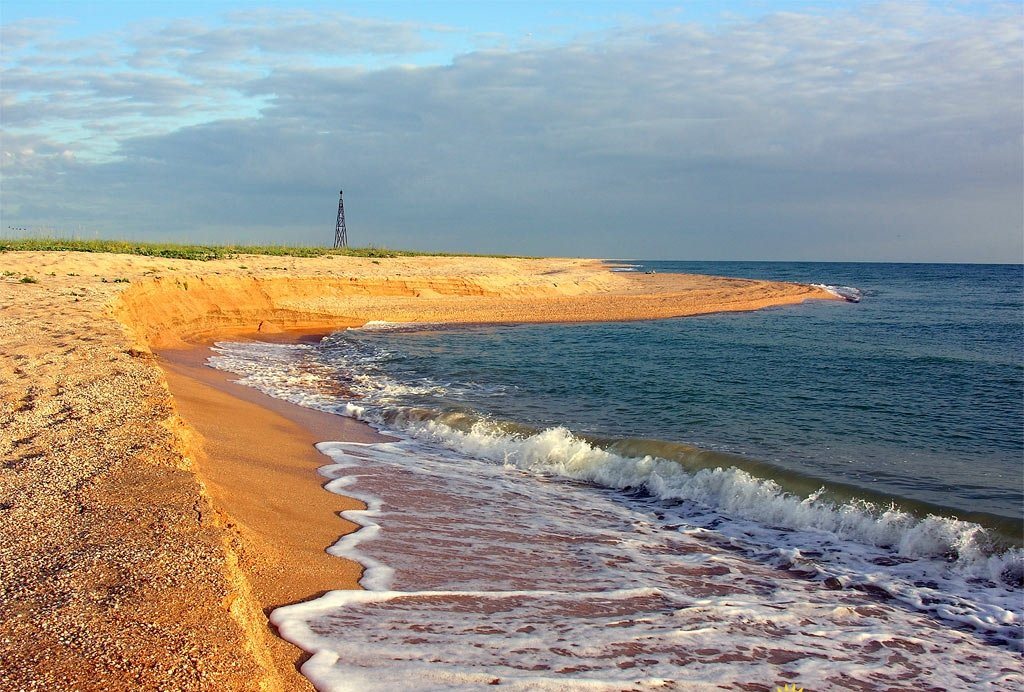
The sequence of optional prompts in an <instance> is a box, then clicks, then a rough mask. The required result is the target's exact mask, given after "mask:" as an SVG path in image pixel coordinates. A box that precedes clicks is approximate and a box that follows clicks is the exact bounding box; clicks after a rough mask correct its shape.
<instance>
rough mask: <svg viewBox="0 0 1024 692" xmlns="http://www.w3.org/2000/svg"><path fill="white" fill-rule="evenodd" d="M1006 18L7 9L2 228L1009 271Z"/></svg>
mask: <svg viewBox="0 0 1024 692" xmlns="http://www.w3.org/2000/svg"><path fill="white" fill-rule="evenodd" d="M1022 9H1024V4H1022V3H1021V2H1020V0H1017V1H1016V2H1010V3H995V2H908V1H901V2H889V3H878V2H872V3H866V2H853V1H851V2H825V1H822V2H801V1H795V0H794V1H791V2H786V1H775V2H769V1H767V0H761V1H755V0H750V1H746V2H710V1H707V2H692V1H691V2H687V1H685V0H678V1H677V2H653V1H641V0H632V1H629V2H622V1H618V0H606V1H601V0H588V1H587V2H581V1H578V2H566V1H563V2H515V1H506V2H482V1H478V2H468V1H467V2H454V1H453V2H397V1H395V2H388V1H381V2H304V3H296V4H289V3H284V2H276V3H268V4H266V5H260V4H259V3H257V2H231V1H220V2H218V1H216V0H206V1H204V2H194V1H192V0H181V1H179V2H174V3H163V2H128V1H114V2H102V1H95V2H88V3H82V2H77V1H75V2H68V1H61V2H46V1H45V0H34V1H33V2H22V1H21V0H4V2H3V3H2V4H0V69H2V73H0V131H2V138H0V145H2V154H0V156H2V171H0V172H2V178H0V234H4V235H7V236H10V235H18V234H33V233H43V232H47V233H54V234H58V235H67V236H77V237H84V238H93V237H101V238H127V239H135V240H153V241H173V242H203V243H252V244H266V243H282V244H301V245H329V244H330V243H331V242H332V240H333V235H334V222H335V213H336V211H337V202H338V197H337V195H338V190H339V189H341V188H344V190H345V209H346V219H347V222H348V232H349V239H350V242H351V243H352V244H353V245H357V246H366V245H374V246H377V247H390V248H408V249H421V250H445V251H465V252H492V253H509V254H529V255H563V256H591V257H614V258H644V259H693V260H812V261H917V262H930V261H934V262H1021V261H1024V163H1022V162H1024V143H1022V131H1024V16H1022ZM17 229H28V230H26V231H21V230H17Z"/></svg>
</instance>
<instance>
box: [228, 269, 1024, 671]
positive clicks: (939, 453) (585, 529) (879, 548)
mask: <svg viewBox="0 0 1024 692" xmlns="http://www.w3.org/2000/svg"><path fill="white" fill-rule="evenodd" d="M641 268H642V267H641ZM672 269H678V270H687V271H701V272H703V273H722V274H733V275H745V276H764V277H765V278H778V279H790V280H802V281H808V282H817V283H825V284H833V285H846V286H853V287H856V288H857V289H858V291H859V293H860V294H862V296H863V301H862V302H861V303H858V304H856V305H854V304H849V303H815V304H808V305H803V306H793V307H787V308H783V309H777V310H767V311H762V312H758V313H750V314H743V315H716V316H708V317H702V318H688V319H683V320H665V321H660V322H642V323H628V324H600V325H534V326H516V327H476V328H460V329H447V328H445V329H442V328H436V327H430V326H427V327H422V326H420V327H417V328H415V329H411V330H410V329H402V328H398V329H396V328H394V326H393V325H380V324H378V325H370V326H369V327H370V328H368V329H363V330H350V331H347V332H341V333H338V334H335V335H332V336H331V337H328V338H327V339H325V340H324V341H323V342H322V343H320V344H316V345H310V344H304V345H280V344H219V345H218V347H217V350H218V351H219V352H220V355H219V356H217V357H215V358H213V359H211V364H213V365H214V366H215V367H220V368H223V369H226V370H230V371H232V372H236V373H238V374H240V375H242V376H243V377H242V380H241V381H242V382H244V383H245V384H249V385H251V386H256V387H259V388H261V389H262V390H264V391H266V392H268V393H270V394H272V395H275V396H279V397H282V398H286V399H289V400H291V401H294V402H296V403H300V404H303V405H307V406H313V407H316V408H321V409H323V410H328V411H334V412H337V413H341V414H343V415H352V416H356V417H360V418H363V419H364V420H368V421H370V422H371V423H373V424H375V425H376V426H378V427H380V428H382V429H385V430H389V431H390V432H392V433H394V434H396V435H397V436H399V437H400V438H401V440H402V441H401V442H399V443H391V444H383V445H370V446H364V445H344V444H339V443H325V444H324V445H322V451H324V452H325V453H326V454H328V455H329V456H331V457H332V459H333V460H334V461H335V462H336V463H335V464H334V465H333V466H330V467H327V468H325V470H324V473H325V474H326V475H328V476H329V477H331V478H334V479H335V480H334V481H333V482H332V484H331V486H329V487H331V488H332V489H334V490H336V491H337V492H341V493H343V494H346V495H356V496H359V495H360V494H362V495H363V496H364V497H365V498H366V499H367V500H369V501H370V504H371V506H372V509H371V511H370V512H369V513H363V514H361V515H359V516H353V517H352V518H353V519H355V520H357V521H360V522H363V523H365V524H366V526H367V528H365V529H363V530H361V531H360V532H358V533H357V534H354V535H352V536H349V537H346V538H344V539H342V541H340V542H339V544H338V545H337V546H335V548H334V549H333V550H334V551H335V552H337V553H338V554H344V555H349V556H351V557H355V558H356V559H359V560H360V561H362V562H363V564H365V565H367V566H368V570H367V574H366V577H365V578H364V585H365V586H367V587H368V588H370V589H372V590H374V593H372V594H366V593H362V592H357V593H333V594H329V595H328V596H325V597H324V598H322V599H318V600H316V601H313V602H311V603H309V604H299V605H295V606H289V607H287V608H282V609H278V610H277V611H275V613H274V620H275V622H277V623H278V624H279V625H280V626H281V627H282V631H283V632H284V633H285V636H286V637H288V638H289V639H291V640H292V641H295V642H296V643H298V644H299V645H300V646H302V647H303V648H305V649H306V650H307V651H310V652H319V653H318V654H317V655H316V656H314V657H313V658H312V659H311V660H310V661H309V662H308V663H307V664H306V667H305V668H304V672H305V673H306V674H307V675H309V676H310V677H311V678H313V679H315V680H318V681H319V682H320V683H322V684H323V685H325V686H327V687H330V688H332V689H333V688H338V689H347V688H351V689H399V688H402V687H403V686H404V687H410V688H416V689H425V688H436V689H446V688H449V687H452V686H455V687H461V686H464V685H467V684H470V683H472V684H477V683H479V684H481V685H482V684H487V683H490V682H493V680H494V679H499V680H500V682H501V683H502V684H506V685H513V686H515V685H519V686H521V687H523V688H526V689H535V688H538V687H539V688H544V687H548V688H552V689H561V688H562V687H564V686H565V685H567V684H568V685H569V686H570V687H573V688H577V687H586V688H589V687H591V686H593V687H595V688H597V689H606V688H607V689H620V688H622V686H623V685H630V686H638V687H657V686H658V685H661V684H663V683H662V682H659V681H664V680H676V681H678V680H679V679H680V677H681V676H682V677H684V678H685V680H686V681H687V686H690V684H691V683H694V682H699V681H707V682H714V683H716V684H717V683H721V682H731V683H750V684H760V685H768V686H773V685H775V684H781V683H783V682H790V681H793V682H800V683H802V684H806V685H809V686H821V685H829V684H831V685H839V684H853V680H852V678H856V680H857V681H859V682H860V683H861V684H863V685H866V686H868V687H879V686H884V685H883V683H885V684H890V683H891V684H896V683H897V682H899V681H902V684H904V685H908V686H910V687H913V688H915V689H921V688H925V687H928V686H937V687H948V686H949V685H950V684H951V683H950V682H949V681H950V680H954V679H955V678H956V676H959V677H960V678H962V679H963V680H964V682H963V683H962V686H964V687H968V688H970V687H975V686H981V687H985V686H986V685H988V686H993V685H994V686H995V687H994V688H998V687H1005V686H1009V685H1010V684H1011V683H1013V684H1019V683H1020V682H1022V678H1021V676H1020V672H1021V669H1020V658H1019V654H1018V653H1015V652H1016V651H1019V650H1020V648H1021V637H1022V627H1021V615H1022V614H1021V604H1022V597H1024V592H1022V591H1021V585H1020V582H1021V579H1022V577H1024V558H1022V555H1021V553H1020V550H1019V549H1016V548H1012V547H1009V546H1011V545H1012V544H1013V542H1014V539H1016V538H1017V537H1018V536H1019V530H1020V510H1021V501H1020V497H1021V463H1020V462H1021V452H1022V450H1024V439H1022V435H1024V432H1022V431H1024V424H1022V420H1021V419H1022V415H1024V414H1022V410H1021V409H1022V407H1021V405H1020V401H1021V396H1022V394H1024V384H1022V382H1024V381H1022V368H1021V344H1022V343H1024V336H1022V326H1021V320H1020V318H1021V315H1022V308H1021V290H1020V289H1021V285H1020V279H1021V270H1020V267H949V266H934V265H925V266H920V265H881V266H879V265H788V264H787V265H770V264H753V265H751V264H744V265H733V264H724V263H723V264H713V265H699V266H695V265H669V264H667V263H662V264H660V265H658V270H659V271H666V270H672ZM890 503H895V504H890ZM969 510H972V511H969ZM979 522H980V523H979ZM371 539H372V540H371ZM840 586H841V587H843V588H842V589H841V590H833V588H829V587H840ZM351 627H358V631H359V632H360V636H359V638H358V640H357V641H353V642H351V643H350V642H349V639H350V637H348V636H346V632H350V631H351V630H350V629H348V628H351ZM695 642H696V643H695ZM823 657H824V658H823ZM432 658H438V659H439V660H437V661H432V660H430V659H432ZM425 660H426V661H428V662H429V663H430V665H426V664H425ZM828 661H832V663H828ZM835 662H839V663H840V665H836V664H835ZM684 664H685V667H683V666H684ZM410 680H411V681H414V682H415V684H411V683H410V682H409V681H410ZM371 683H372V684H371ZM957 684H960V683H957ZM431 686H433V687H431ZM669 686H670V687H671V686H672V685H669Z"/></svg>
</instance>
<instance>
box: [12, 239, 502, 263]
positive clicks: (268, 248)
mask: <svg viewBox="0 0 1024 692" xmlns="http://www.w3.org/2000/svg"><path fill="white" fill-rule="evenodd" d="M12 250H24V251H29V250H34V251H40V252H62V251H63V252H109V253H115V254H120V255H144V256H146V257H168V258H172V259H190V260H201V261H206V260H213V259H230V258H233V257H237V256H238V255H274V256H281V257H332V256H338V255H340V256H344V257H381V258H386V257H415V256H430V257H512V255H469V254H466V253H455V252H418V251H414V250H389V249H387V248H378V247H360V248H339V249H335V248H325V247H302V246H295V245H178V244H175V243H141V242H134V241H127V240H75V239H67V238H14V239H8V238H0V252H8V251H12Z"/></svg>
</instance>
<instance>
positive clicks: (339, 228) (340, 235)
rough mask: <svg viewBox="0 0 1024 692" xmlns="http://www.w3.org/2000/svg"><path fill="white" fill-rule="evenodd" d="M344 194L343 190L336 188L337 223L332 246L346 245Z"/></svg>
mask: <svg viewBox="0 0 1024 692" xmlns="http://www.w3.org/2000/svg"><path fill="white" fill-rule="evenodd" d="M344 194H345V191H344V190H338V223H337V224H335V226H334V247H348V229H347V228H345V196H344Z"/></svg>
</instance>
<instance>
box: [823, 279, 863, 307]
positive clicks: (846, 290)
mask: <svg viewBox="0 0 1024 692" xmlns="http://www.w3.org/2000/svg"><path fill="white" fill-rule="evenodd" d="M812 285H813V286H817V287H818V288H823V289H825V290H826V291H828V292H829V293H831V294H832V295H834V296H838V297H840V298H842V299H843V300H845V301H848V302H850V303H859V302H860V301H861V299H862V298H863V297H864V294H863V293H862V292H861V290H860V289H859V288H854V287H853V286H833V285H831V284H812Z"/></svg>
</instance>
